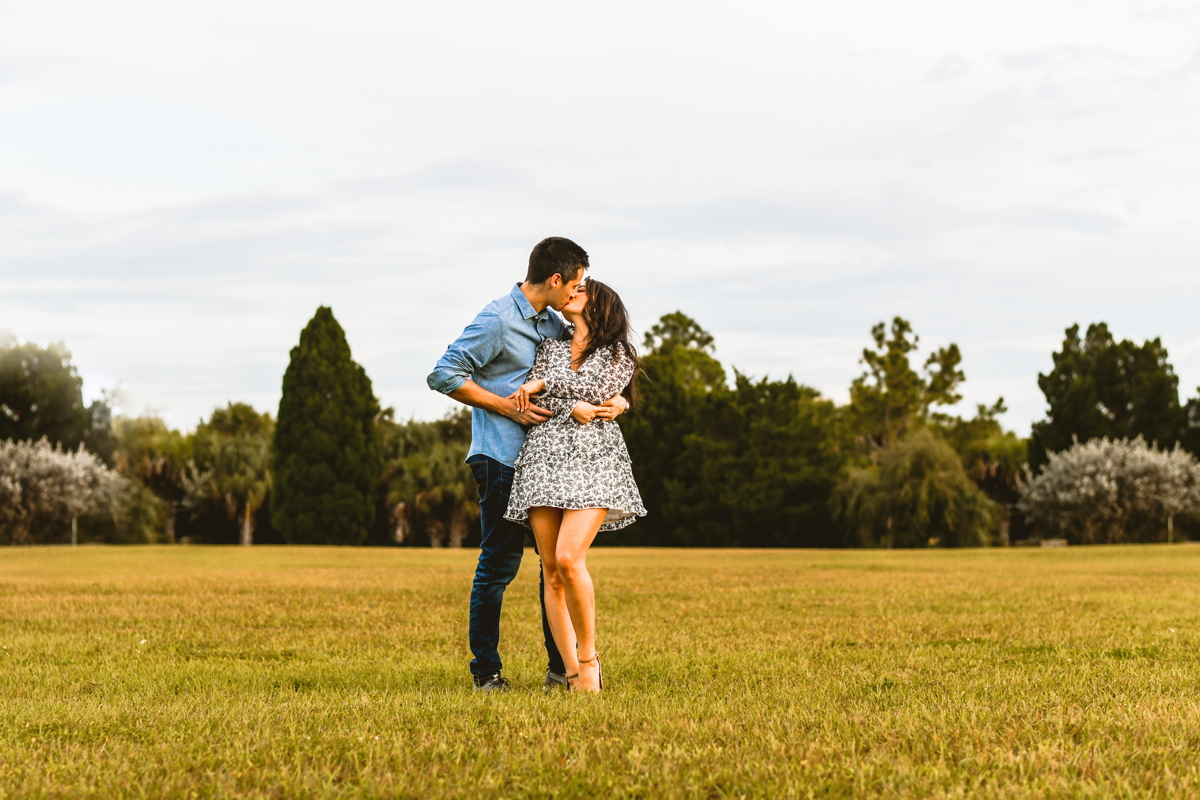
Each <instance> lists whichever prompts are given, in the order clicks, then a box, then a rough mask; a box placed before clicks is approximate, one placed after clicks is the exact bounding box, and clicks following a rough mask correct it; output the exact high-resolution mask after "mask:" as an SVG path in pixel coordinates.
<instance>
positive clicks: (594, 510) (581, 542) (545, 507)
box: [504, 280, 646, 692]
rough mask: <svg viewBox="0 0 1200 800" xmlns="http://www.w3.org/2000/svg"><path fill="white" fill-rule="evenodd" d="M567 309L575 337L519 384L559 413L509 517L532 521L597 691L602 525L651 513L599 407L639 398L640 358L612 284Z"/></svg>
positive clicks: (519, 477) (607, 414) (562, 628)
mask: <svg viewBox="0 0 1200 800" xmlns="http://www.w3.org/2000/svg"><path fill="white" fill-rule="evenodd" d="M562 314H563V316H564V317H566V319H567V322H569V323H572V324H573V325H574V326H575V330H574V335H573V336H572V338H571V341H569V342H560V341H557V340H555V339H547V340H546V341H545V342H543V343H542V344H541V346H540V347H539V348H538V351H537V356H536V358H535V359H534V364H533V369H532V370H531V371H530V373H529V382H528V383H526V384H525V385H524V386H522V387H521V388H520V389H518V390H517V405H518V408H519V409H520V410H524V409H525V407H526V406H527V405H529V403H530V402H531V401H530V398H531V397H532V396H533V395H538V394H540V395H541V397H540V398H539V399H538V400H537V403H538V405H540V406H541V407H542V408H545V409H546V410H547V411H551V412H553V416H552V417H551V418H550V419H549V420H547V421H546V422H543V423H542V424H541V425H538V426H536V427H535V428H533V430H531V431H530V432H529V435H528V436H527V437H526V438H525V445H524V447H522V448H521V454H520V455H519V456H518V457H517V463H516V468H515V471H514V475H513V484H512V495H511V497H510V499H509V503H508V511H507V512H506V513H505V515H504V516H505V517H506V518H508V519H511V520H514V521H516V522H520V523H521V524H523V525H527V526H529V527H531V528H532V529H533V535H534V537H535V538H536V539H537V545H538V553H539V554H540V555H541V558H542V569H543V570H544V573H545V579H546V618H547V620H548V621H549V623H550V630H551V632H552V633H553V634H554V643H555V644H557V645H558V652H559V653H561V654H562V657H563V664H564V665H565V666H566V669H567V681H568V684H569V685H570V687H571V689H572V690H574V691H585V692H598V691H600V689H601V687H602V686H603V679H602V676H601V672H600V659H599V658H598V656H597V655H596V599H595V593H594V591H593V589H592V578H591V576H590V575H589V574H588V571H587V551H588V548H589V547H591V544H592V541H593V540H594V539H595V538H596V534H597V533H599V532H600V531H602V530H605V531H611V530H617V529H618V528H623V527H625V526H626V525H629V524H630V523H632V522H633V521H634V520H635V519H637V517H639V516H641V517H644V516H645V515H646V509H645V507H644V506H643V505H642V498H641V495H640V494H639V493H638V489H637V484H636V483H634V481H633V471H632V470H631V469H630V466H629V451H628V450H626V449H625V439H624V438H622V436H621V429H620V428H619V427H618V426H617V423H616V422H615V421H613V411H612V409H611V408H601V407H600V404H601V403H603V402H604V401H606V400H608V399H609V398H610V397H612V396H614V395H616V394H618V393H619V394H622V395H624V396H625V399H627V400H628V401H629V403H630V405H631V406H632V405H633V404H634V401H635V399H636V396H635V391H634V378H635V377H636V374H637V370H638V356H637V351H636V350H635V349H634V347H633V345H632V344H630V343H629V317H628V315H627V314H626V312H625V305H624V304H623V303H622V302H621V298H620V297H618V296H617V293H616V292H614V291H613V290H612V289H610V288H609V287H608V286H605V285H604V284H603V283H599V282H598V281H592V280H589V281H587V283H586V285H580V287H579V289H578V290H577V293H576V294H575V296H574V298H572V299H571V301H570V302H569V303H567V305H565V306H564V307H563V310H562ZM584 656H586V658H585V657H584Z"/></svg>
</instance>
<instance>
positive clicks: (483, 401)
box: [447, 378, 550, 425]
mask: <svg viewBox="0 0 1200 800" xmlns="http://www.w3.org/2000/svg"><path fill="white" fill-rule="evenodd" d="M447 396H448V397H452V398H454V399H455V400H457V401H458V402H460V403H462V404H463V405H465V406H471V407H472V408H482V409H484V410H485V411H491V412H493V413H496V414H500V415H502V416H505V417H508V418H509V419H511V420H512V421H513V422H516V423H518V424H520V425H538V424H540V423H543V422H545V421H546V420H548V419H550V412H549V411H547V410H546V409H544V408H541V407H539V406H535V405H533V404H532V403H530V404H529V405H527V406H526V407H525V410H524V411H520V410H518V408H517V397H516V395H515V394H514V395H512V396H510V397H501V396H500V395H498V394H493V393H492V392H489V391H488V390H487V389H484V388H483V387H482V386H480V385H479V384H477V383H476V382H475V381H473V380H471V379H470V378H467V379H466V380H465V381H463V383H462V385H461V386H459V387H458V388H457V389H455V390H454V391H452V392H450V393H449V394H448V395H447Z"/></svg>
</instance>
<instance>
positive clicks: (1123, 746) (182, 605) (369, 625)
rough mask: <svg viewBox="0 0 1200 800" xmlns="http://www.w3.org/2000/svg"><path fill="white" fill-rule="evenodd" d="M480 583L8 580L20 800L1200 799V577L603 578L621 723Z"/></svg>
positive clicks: (608, 674) (521, 614)
mask: <svg viewBox="0 0 1200 800" xmlns="http://www.w3.org/2000/svg"><path fill="white" fill-rule="evenodd" d="M475 557H476V554H475V553H473V552H470V551H457V552H455V551H446V550H440V551H430V550H400V549H387V550H380V549H375V550H369V549H332V548H307V549H303V548H253V549H241V548H233V547H229V548H201V547H177V548H166V547H157V548H104V547H80V548H76V549H69V548H14V549H6V550H4V551H2V552H0V646H3V648H4V649H3V650H0V653H2V655H0V798H13V797H43V796H45V797H121V796H126V797H280V798H305V797H421V798H429V797H462V798H493V797H551V796H553V797H591V796H594V797H642V798H657V797H698V798H724V797H743V796H745V797H867V796H882V795H887V796H891V795H898V796H903V797H939V796H973V797H1019V796H1039V797H1045V796H1072V797H1075V796H1078V797H1085V796H1113V795H1119V796H1160V797H1175V796H1189V795H1190V796H1196V795H1200V651H1198V646H1200V547H1191V546H1175V547H1167V546H1151V547H1119V548H1104V547H1096V548H1069V549H1066V550H1057V551H1055V550H1040V549H1016V550H975V551H963V552H879V551H857V552H829V551H820V552H812V551H678V550H600V551H596V552H594V553H593V554H592V556H591V559H590V560H591V562H592V569H593V573H594V575H595V577H596V582H597V586H598V591H599V608H600V629H599V638H600V651H601V654H602V657H603V659H604V670H605V679H606V687H605V693H604V695H603V696H601V697H598V698H597V697H584V696H572V695H567V694H565V693H555V694H552V695H543V694H542V692H541V691H540V685H541V679H542V675H543V672H542V670H543V669H544V652H543V651H542V650H541V646H540V635H541V629H540V623H539V621H538V616H537V605H536V602H537V600H536V592H537V562H536V560H535V557H534V555H533V553H532V551H526V558H525V567H524V570H523V571H522V573H521V575H520V576H519V577H518V579H517V582H516V583H515V584H514V585H513V586H512V587H511V589H510V590H509V594H508V602H507V603H506V606H505V620H504V628H503V639H502V643H501V650H502V654H503V655H504V657H505V658H506V666H505V671H506V674H507V676H508V677H509V679H510V680H511V681H512V683H513V686H514V688H515V691H513V692H511V693H509V694H507V695H504V696H481V695H477V694H474V693H473V692H472V691H471V689H470V680H469V677H468V673H467V661H468V660H469V657H470V656H469V653H468V651H467V646H466V635H465V631H466V618H467V602H466V601H467V596H468V593H469V588H470V582H471V574H472V570H473V563H474V558H475Z"/></svg>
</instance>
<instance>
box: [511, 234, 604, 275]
mask: <svg viewBox="0 0 1200 800" xmlns="http://www.w3.org/2000/svg"><path fill="white" fill-rule="evenodd" d="M588 266H589V265H588V254H587V251H586V250H584V249H583V248H582V247H580V246H579V245H577V244H575V243H574V242H572V241H571V240H570V239H564V238H563V237H561V236H551V237H549V238H546V239H542V240H541V241H540V242H538V243H537V244H536V245H534V248H533V252H532V253H530V254H529V272H527V273H525V280H526V281H527V282H528V283H545V282H546V281H548V280H550V279H551V278H553V277H554V276H555V275H561V276H562V280H563V283H566V282H567V281H570V280H574V279H575V276H576V275H578V274H579V270H581V269H587V268H588Z"/></svg>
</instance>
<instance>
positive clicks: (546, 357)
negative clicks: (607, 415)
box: [526, 339, 575, 414]
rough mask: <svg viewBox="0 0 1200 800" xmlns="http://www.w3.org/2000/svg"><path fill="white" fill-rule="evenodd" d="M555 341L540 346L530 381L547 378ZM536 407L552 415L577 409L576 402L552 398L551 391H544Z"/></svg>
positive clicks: (551, 340)
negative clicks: (551, 351)
mask: <svg viewBox="0 0 1200 800" xmlns="http://www.w3.org/2000/svg"><path fill="white" fill-rule="evenodd" d="M553 341H557V340H555V339H547V340H546V341H544V342H542V343H541V344H540V345H538V349H537V353H536V354H535V355H534V357H533V369H531V370H529V377H528V378H526V382H528V381H536V380H539V379H541V378H544V377H546V373H547V372H549V369H550V348H551V347H552V346H553V345H552V344H551V342H553ZM533 403H534V405H537V406H540V407H542V408H544V409H546V410H547V411H549V412H550V413H551V414H557V413H559V412H560V411H566V412H568V413H569V412H570V411H571V409H573V408H575V401H574V400H564V399H562V398H560V397H551V396H550V392H549V391H544V392H542V393H541V394H540V395H538V396H537V397H536V398H534V400H533Z"/></svg>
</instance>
